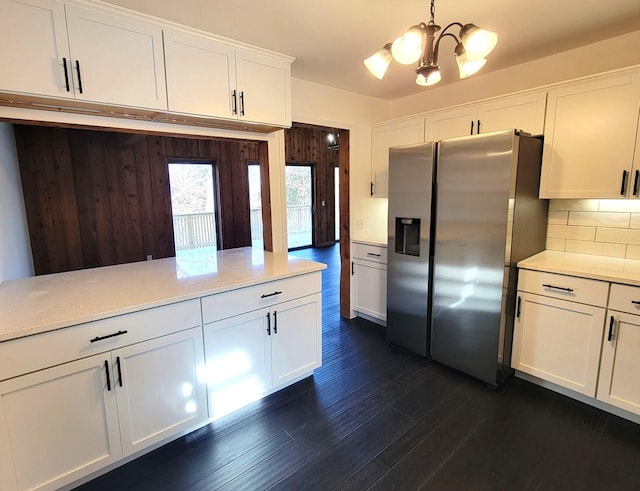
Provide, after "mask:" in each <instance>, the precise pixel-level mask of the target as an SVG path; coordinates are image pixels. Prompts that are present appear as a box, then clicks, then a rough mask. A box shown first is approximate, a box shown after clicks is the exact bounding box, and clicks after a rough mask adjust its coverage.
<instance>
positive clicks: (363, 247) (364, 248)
mask: <svg viewBox="0 0 640 491" xmlns="http://www.w3.org/2000/svg"><path fill="white" fill-rule="evenodd" d="M351 256H352V257H353V258H354V259H366V260H367V261H374V262H376V263H381V264H387V248H386V247H384V246H375V245H371V244H361V243H360V242H352V243H351Z"/></svg>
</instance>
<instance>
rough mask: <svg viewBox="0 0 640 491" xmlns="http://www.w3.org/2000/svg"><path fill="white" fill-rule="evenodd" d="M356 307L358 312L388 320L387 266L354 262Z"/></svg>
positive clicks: (368, 262)
mask: <svg viewBox="0 0 640 491" xmlns="http://www.w3.org/2000/svg"><path fill="white" fill-rule="evenodd" d="M354 275H355V284H356V286H355V306H354V309H353V310H355V311H357V312H361V313H363V314H367V315H370V316H371V317H375V318H376V319H380V320H382V321H386V320H387V266H386V265H385V264H377V263H374V262H370V261H358V260H355V261H354Z"/></svg>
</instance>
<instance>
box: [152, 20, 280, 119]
mask: <svg viewBox="0 0 640 491" xmlns="http://www.w3.org/2000/svg"><path fill="white" fill-rule="evenodd" d="M164 41H165V63H166V70H167V92H168V105H169V110H170V111H173V112H179V113H187V114H194V115H199V116H205V117H218V118H227V119H238V120H241V121H250V122H257V123H265V124H273V125H277V126H291V63H290V60H288V59H284V58H280V57H277V56H275V55H273V56H271V55H268V54H257V53H253V52H249V51H245V50H242V49H238V48H235V47H233V46H232V45H230V44H228V43H224V42H221V41H218V40H216V39H213V38H209V37H205V36H198V35H195V34H191V33H185V32H178V31H171V30H165V31H164Z"/></svg>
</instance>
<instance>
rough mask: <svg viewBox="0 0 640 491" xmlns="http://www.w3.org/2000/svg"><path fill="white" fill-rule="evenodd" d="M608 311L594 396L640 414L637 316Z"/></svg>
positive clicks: (639, 331) (639, 317) (639, 336)
mask: <svg viewBox="0 0 640 491" xmlns="http://www.w3.org/2000/svg"><path fill="white" fill-rule="evenodd" d="M608 315H609V317H607V326H606V329H605V331H604V337H603V340H602V360H601V362H600V378H599V380H598V396H597V397H598V399H600V400H601V401H604V402H606V403H609V404H612V405H613V406H617V407H620V408H622V409H626V410H627V411H630V412H632V413H635V414H640V383H638V374H639V373H640V316H638V315H631V314H624V313H620V312H614V311H609V312H608Z"/></svg>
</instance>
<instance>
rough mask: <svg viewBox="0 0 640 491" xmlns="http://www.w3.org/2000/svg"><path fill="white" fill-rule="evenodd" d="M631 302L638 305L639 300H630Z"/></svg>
mask: <svg viewBox="0 0 640 491" xmlns="http://www.w3.org/2000/svg"><path fill="white" fill-rule="evenodd" d="M631 303H632V304H634V305H640V301H639V300H631Z"/></svg>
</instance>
